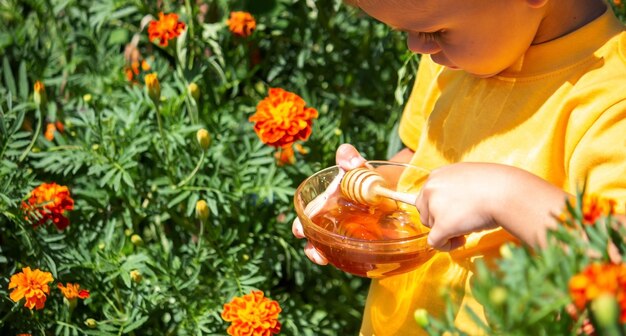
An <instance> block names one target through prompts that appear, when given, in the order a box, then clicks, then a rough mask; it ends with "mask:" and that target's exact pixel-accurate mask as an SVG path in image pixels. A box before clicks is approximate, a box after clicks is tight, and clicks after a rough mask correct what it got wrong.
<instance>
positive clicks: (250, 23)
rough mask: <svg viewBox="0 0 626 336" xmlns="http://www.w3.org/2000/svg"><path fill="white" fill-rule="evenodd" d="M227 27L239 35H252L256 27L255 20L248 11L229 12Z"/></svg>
mask: <svg viewBox="0 0 626 336" xmlns="http://www.w3.org/2000/svg"><path fill="white" fill-rule="evenodd" d="M226 24H227V25H228V29H229V30H230V31H231V32H232V33H233V34H235V35H237V36H240V37H248V36H250V35H252V33H253V32H254V30H255V29H256V21H255V20H254V17H253V16H252V15H251V14H250V13H248V12H230V18H229V19H228V20H226Z"/></svg>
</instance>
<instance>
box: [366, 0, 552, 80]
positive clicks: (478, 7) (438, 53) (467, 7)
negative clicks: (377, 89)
mask: <svg viewBox="0 0 626 336" xmlns="http://www.w3.org/2000/svg"><path fill="white" fill-rule="evenodd" d="M358 5H359V7H361V8H362V9H363V10H364V11H365V12H366V13H368V14H369V15H371V16H372V17H374V18H376V19H378V20H380V21H382V22H384V23H386V24H388V25H389V26H391V27H393V28H396V29H399V30H402V31H405V32H406V33H407V43H408V47H409V49H410V50H412V51H414V52H416V53H421V54H430V55H431V57H432V59H433V60H434V61H435V62H436V63H439V64H441V65H445V66H447V67H450V68H453V69H463V70H465V71H467V72H469V73H472V74H474V75H477V76H481V77H490V76H493V75H496V74H498V73H499V72H501V71H503V70H505V69H506V68H508V67H509V66H511V65H512V64H513V63H515V61H517V60H518V59H519V58H520V57H521V56H522V55H523V54H524V52H525V51H526V50H527V49H528V47H529V46H530V45H531V44H532V42H533V39H534V38H535V34H536V32H537V29H538V27H539V24H540V23H541V20H542V15H543V11H542V10H541V9H537V8H531V6H529V5H528V4H527V2H526V1H525V0H514V1H504V0H497V1H494V0H462V1H459V0H360V1H359V3H358Z"/></svg>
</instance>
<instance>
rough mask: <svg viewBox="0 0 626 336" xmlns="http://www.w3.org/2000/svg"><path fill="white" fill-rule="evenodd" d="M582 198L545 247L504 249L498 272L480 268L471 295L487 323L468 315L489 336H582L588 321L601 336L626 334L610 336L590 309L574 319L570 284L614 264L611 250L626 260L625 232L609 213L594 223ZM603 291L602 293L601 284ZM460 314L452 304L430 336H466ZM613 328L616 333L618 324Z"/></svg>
mask: <svg viewBox="0 0 626 336" xmlns="http://www.w3.org/2000/svg"><path fill="white" fill-rule="evenodd" d="M582 195H583V194H582V193H580V194H579V195H578V200H577V202H576V203H575V205H572V204H569V203H568V210H567V212H568V214H567V216H566V217H565V219H564V220H560V221H559V225H558V226H557V227H556V229H554V230H552V231H551V232H549V234H548V242H547V243H546V245H545V246H544V247H542V248H538V249H531V248H530V247H528V246H514V245H511V244H509V245H505V246H503V247H502V248H501V250H500V252H501V255H502V258H501V259H500V260H498V261H497V265H496V266H495V267H487V265H486V264H485V263H483V262H479V263H478V264H477V268H476V276H475V278H474V280H473V282H472V292H473V294H474V296H475V298H476V300H478V302H480V303H481V304H482V305H483V308H484V315H485V317H486V318H487V323H486V324H485V322H483V321H482V320H481V319H480V318H478V315H477V312H475V311H472V310H469V308H465V309H468V311H469V312H470V315H472V316H474V320H475V321H476V323H477V324H478V325H479V326H481V327H482V329H483V332H484V334H485V335H520V336H521V335H546V336H547V335H580V334H581V331H580V330H581V327H582V326H583V323H585V321H586V320H587V321H591V323H593V324H594V328H595V330H596V333H597V334H598V335H623V333H624V332H626V326H624V325H621V326H619V328H622V329H623V330H622V331H621V332H620V333H617V334H614V333H608V332H607V330H608V329H603V328H602V326H601V325H598V324H597V323H596V320H595V319H594V318H593V315H592V314H590V313H589V312H588V311H587V309H586V310H585V311H583V312H578V313H577V314H572V309H573V308H574V306H573V301H572V300H573V299H572V296H571V293H570V289H569V283H570V279H571V278H572V277H573V276H574V275H576V274H578V273H580V272H581V271H582V270H583V269H585V267H587V266H588V265H590V264H592V263H600V264H610V263H613V262H615V257H611V256H610V254H609V251H610V250H611V249H612V248H615V249H616V251H619V254H620V257H621V258H622V260H623V257H624V252H625V251H626V240H625V237H626V227H624V226H623V225H622V224H620V223H619V222H618V221H616V219H615V218H614V217H613V216H612V215H611V214H610V212H607V211H605V212H604V213H603V214H602V216H601V217H599V218H598V219H596V220H595V221H593V223H589V222H588V219H589V217H590V214H591V213H592V210H585V208H584V207H583V204H584V203H587V204H591V203H589V202H590V201H589V200H588V199H586V200H585V201H584V202H583V197H582ZM585 217H587V219H586V218H585ZM611 245H612V246H611ZM622 265H623V264H622ZM604 281H613V280H611V279H609V278H607V279H606V280H604ZM598 286H599V287H600V288H602V284H599V285H598ZM621 290H623V288H622V289H621ZM612 295H615V294H614V293H613V294H612ZM618 295H619V294H618ZM618 299H619V300H621V299H620V298H619V297H618ZM456 313H457V312H456V311H455V306H454V305H453V304H452V301H450V300H449V303H448V309H447V314H446V316H444V317H443V318H442V319H440V320H438V319H435V318H432V317H430V318H429V319H428V323H427V326H426V328H425V329H426V330H427V331H428V333H429V334H430V335H441V334H442V333H443V332H451V333H453V334H457V335H467V334H466V333H465V332H463V331H462V326H455V325H454V316H455V315H456ZM459 327H460V329H459ZM611 327H617V322H616V324H615V325H612V326H611Z"/></svg>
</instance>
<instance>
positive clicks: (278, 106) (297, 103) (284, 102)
mask: <svg viewBox="0 0 626 336" xmlns="http://www.w3.org/2000/svg"><path fill="white" fill-rule="evenodd" d="M305 104H306V103H305V102H304V100H303V99H302V98H300V96H298V95H296V94H295V93H292V92H289V91H285V90H283V89H277V88H272V89H270V90H269V95H268V96H267V97H266V98H265V99H263V100H261V101H260V102H259V104H258V105H257V107H256V113H255V114H254V115H253V116H251V117H250V119H249V120H250V121H251V122H254V123H255V124H254V131H255V132H256V134H257V135H258V136H259V138H261V141H263V142H264V143H266V144H268V145H270V146H273V147H285V146H286V145H290V144H292V143H294V142H296V141H299V140H307V139H308V138H309V135H311V125H312V123H313V119H315V118H317V110H316V109H314V108H312V107H305Z"/></svg>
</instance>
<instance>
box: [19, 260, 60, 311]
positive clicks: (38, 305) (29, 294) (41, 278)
mask: <svg viewBox="0 0 626 336" xmlns="http://www.w3.org/2000/svg"><path fill="white" fill-rule="evenodd" d="M52 281H54V279H53V278H52V274H51V273H50V272H42V271H40V270H39V269H35V270H34V271H32V270H31V269H30V267H25V268H22V272H20V273H16V274H14V275H12V276H11V281H10V282H9V289H13V291H12V292H11V294H10V295H9V297H10V298H11V300H13V301H15V302H19V301H20V300H21V299H22V298H26V303H24V307H26V308H28V309H31V310H32V309H33V308H35V309H43V306H44V304H45V303H46V298H47V297H46V295H47V294H50V287H49V286H48V283H49V282H52Z"/></svg>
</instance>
